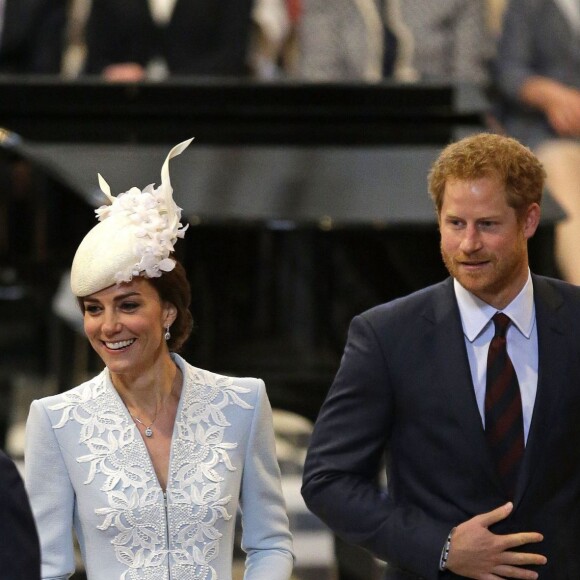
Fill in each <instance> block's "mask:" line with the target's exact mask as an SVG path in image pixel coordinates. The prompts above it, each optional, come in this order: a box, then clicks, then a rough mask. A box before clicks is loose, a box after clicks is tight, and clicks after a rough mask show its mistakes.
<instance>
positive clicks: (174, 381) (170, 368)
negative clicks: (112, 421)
mask: <svg viewBox="0 0 580 580" xmlns="http://www.w3.org/2000/svg"><path fill="white" fill-rule="evenodd" d="M180 379H181V371H180V370H179V367H178V366H177V365H176V364H175V362H174V361H173V359H172V358H171V357H170V356H169V354H168V355H167V356H166V357H163V358H162V359H161V360H160V361H158V362H156V363H155V364H154V365H151V366H150V367H148V368H145V369H141V370H140V371H139V372H136V373H134V374H133V373H131V374H130V373H115V374H113V373H111V382H112V383H113V386H114V387H115V389H116V390H117V392H118V393H119V395H120V397H121V399H123V402H124V403H125V405H126V406H127V408H128V409H129V410H130V411H131V410H140V411H144V412H145V413H146V414H148V415H152V414H154V413H155V412H156V410H158V409H159V408H160V407H161V406H163V405H164V404H165V403H167V401H168V400H169V399H170V398H171V397H172V396H177V398H179V395H180V394H181V380H180Z"/></svg>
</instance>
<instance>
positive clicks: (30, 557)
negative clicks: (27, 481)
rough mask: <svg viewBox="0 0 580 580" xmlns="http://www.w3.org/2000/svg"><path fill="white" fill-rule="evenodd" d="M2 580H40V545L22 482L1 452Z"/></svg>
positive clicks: (0, 526) (0, 556)
mask: <svg viewBox="0 0 580 580" xmlns="http://www.w3.org/2000/svg"><path fill="white" fill-rule="evenodd" d="M0 534H1V540H0V578H2V580H40V545H39V542H38V535H37V533H36V525H35V523H34V519H33V517H32V511H31V509H30V504H29V503H28V496H27V495H26V491H25V489H24V483H23V482H22V478H21V477H20V474H19V473H18V470H17V469H16V466H15V465H14V463H13V462H12V460H11V459H10V458H9V457H7V456H6V455H5V454H4V453H2V452H1V451H0Z"/></svg>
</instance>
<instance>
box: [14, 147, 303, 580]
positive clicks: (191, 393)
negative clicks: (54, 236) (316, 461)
mask: <svg viewBox="0 0 580 580" xmlns="http://www.w3.org/2000/svg"><path fill="white" fill-rule="evenodd" d="M188 144H189V141H186V142H184V143H181V144H179V145H177V146H176V147H174V148H173V149H172V150H171V151H170V153H169V155H168V157H167V159H166V161H165V163H164V165H163V168H162V171H161V176H162V177H161V185H160V186H159V187H158V188H154V187H153V186H148V187H146V188H145V189H144V190H143V191H140V190H139V189H138V188H135V187H134V188H132V189H130V190H129V191H127V192H125V193H124V194H120V195H119V196H117V197H113V196H112V195H111V193H110V189H109V187H108V185H107V184H106V183H105V182H104V180H103V179H102V178H100V183H101V188H102V190H103V192H104V193H105V194H106V195H107V197H108V199H109V201H110V202H111V205H110V206H103V207H102V208H100V209H99V210H97V214H98V215H99V218H100V220H101V221H100V223H99V224H97V225H96V226H95V227H94V228H93V229H91V230H90V231H89V233H88V234H87V235H86V236H85V238H84V239H83V241H82V242H81V244H80V246H79V248H78V250H77V253H76V255H75V258H74V260H73V265H72V270H71V289H72V291H73V294H74V295H75V296H77V297H78V301H79V304H80V306H81V309H82V311H83V319H84V330H85V333H86V335H87V337H88V339H89V342H90V343H91V346H92V347H93V348H94V350H95V351H96V352H97V354H98V355H99V357H100V358H101V359H102V361H103V363H104V364H105V369H104V370H103V371H102V372H101V373H100V374H99V375H97V376H95V377H93V378H92V379H90V380H89V381H87V382H85V383H83V384H81V385H80V386H78V387H76V388H74V389H72V390H70V391H67V392H65V393H61V394H58V395H55V396H51V397H47V398H44V399H41V400H37V401H34V402H33V403H32V405H31V409H30V415H29V418H28V422H27V431H26V452H25V470H26V483H27V488H28V492H29V495H30V501H31V505H32V509H33V513H34V515H35V518H36V522H37V526H38V532H39V536H40V542H41V547H42V578H45V579H48V578H50V579H53V578H68V577H69V576H70V575H71V574H72V573H73V572H74V569H75V562H74V552H73V538H72V530H73V528H74V530H75V532H76V536H77V538H78V541H79V544H80V549H81V553H82V556H83V560H84V564H85V568H86V572H87V578H88V580H113V579H117V580H145V579H147V580H164V579H167V578H196V579H200V580H201V579H203V580H217V579H218V578H219V580H231V578H232V565H233V549H234V532H235V521H236V513H237V511H238V508H239V509H240V511H241V515H242V525H243V532H242V539H241V547H242V549H243V550H244V552H245V553H246V554H247V556H246V560H245V561H246V573H245V576H244V577H245V579H246V580H289V578H290V575H291V572H292V567H293V552H292V538H291V535H290V532H289V529H288V517H287V515H286V511H285V505H284V499H283V496H282V490H281V482H280V470H279V467H278V463H277V459H276V451H275V445H274V431H273V426H272V414H271V408H270V403H269V401H268V397H267V394H266V390H265V386H264V383H263V381H261V380H259V379H254V378H230V377H225V376H222V375H218V374H215V373H212V372H209V371H206V370H202V369H199V368H196V367H193V366H191V365H190V364H188V363H187V362H186V361H185V360H184V359H183V358H181V357H180V356H179V355H177V354H176V351H179V350H180V348H181V346H182V345H183V343H184V342H185V341H186V340H187V338H188V337H189V334H190V332H191V329H192V325H193V322H192V318H191V314H190V312H189V304H190V301H191V289H190V286H189V282H188V280H187V278H186V274H185V271H184V269H183V267H182V266H181V264H179V263H178V262H176V261H175V259H174V258H173V249H174V244H175V242H176V241H177V239H178V238H181V237H183V235H184V233H185V230H186V228H184V227H182V225H181V223H179V222H180V218H181V210H180V209H179V208H178V207H177V206H176V205H175V202H174V201H173V197H172V192H173V190H172V188H171V184H170V180H169V168H168V163H169V160H170V159H171V158H172V157H174V156H175V155H179V154H180V153H181V152H182V151H183V150H184V149H185V147H186V146H187V145H188Z"/></svg>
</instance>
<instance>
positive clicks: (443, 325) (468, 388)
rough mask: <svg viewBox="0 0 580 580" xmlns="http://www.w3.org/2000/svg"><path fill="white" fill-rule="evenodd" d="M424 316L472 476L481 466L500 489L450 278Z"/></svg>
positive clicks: (440, 380) (479, 473)
mask: <svg viewBox="0 0 580 580" xmlns="http://www.w3.org/2000/svg"><path fill="white" fill-rule="evenodd" d="M424 316H425V317H426V318H427V319H429V320H430V321H431V323H432V324H434V325H435V327H434V337H435V339H434V345H433V348H434V357H433V358H434V360H435V361H436V365H437V376H438V377H439V379H438V381H439V382H440V384H441V385H442V389H443V392H442V396H443V397H445V398H446V400H448V401H450V409H451V410H452V412H453V413H454V414H455V419H456V421H457V423H459V425H460V426H461V429H462V431H463V433H464V437H465V440H466V442H467V444H468V445H469V447H470V448H471V449H472V450H473V454H472V456H473V457H474V459H475V461H476V463H475V464H474V469H476V471H477V473H476V476H477V477H478V478H480V477H481V470H482V469H483V471H484V473H485V474H486V475H487V477H488V479H489V480H490V481H491V482H493V483H494V484H495V486H496V487H497V488H498V489H501V483H500V481H499V478H498V476H497V474H496V471H495V467H494V464H493V461H492V457H491V454H490V452H489V449H488V445H487V442H486V440H485V434H484V430H483V424H482V421H481V416H480V414H479V410H478V408H477V401H476V399H475V389H474V386H473V380H472V378H471V370H470V367H469V359H468V356H467V349H466V347H465V337H464V333H463V327H462V325H461V316H460V314H459V308H458V306H457V301H456V298H455V293H454V291H453V279H452V278H449V279H448V280H447V281H446V282H444V283H443V284H442V285H440V286H439V289H438V294H437V295H436V296H435V300H434V301H433V310H432V311H431V310H426V311H425V312H424ZM453 345H457V346H456V347H454V346H453Z"/></svg>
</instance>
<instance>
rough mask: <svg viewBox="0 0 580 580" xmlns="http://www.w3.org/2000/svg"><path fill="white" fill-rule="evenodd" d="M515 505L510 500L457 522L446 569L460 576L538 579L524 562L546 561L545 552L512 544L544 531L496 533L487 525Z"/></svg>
mask: <svg viewBox="0 0 580 580" xmlns="http://www.w3.org/2000/svg"><path fill="white" fill-rule="evenodd" d="M512 509H513V504H512V503H511V502H510V503H507V504H505V505H503V506H501V507H499V508H497V509H495V510H493V511H491V512H488V513H486V514H480V515H478V516H475V517H473V518H471V519H470V520H468V521H466V522H463V523H462V524H460V525H459V526H457V528H455V531H454V532H453V535H452V537H451V549H450V550H449V557H448V558H447V569H448V570H451V571H452V572H454V573H455V574H459V575H460V576H465V577H467V578H475V579H477V580H501V579H502V578H524V579H528V580H535V579H536V578H537V577H538V574H537V573H536V572H533V571H531V570H526V569H525V568H522V566H529V565H532V564H534V565H542V564H545V563H546V562H547V560H546V558H545V556H542V555H541V554H533V553H523V552H513V551H511V548H515V547H516V546H523V545H525V544H533V543H535V542H541V541H542V540H543V539H544V538H543V536H542V534H538V533H536V532H521V533H517V534H507V535H503V536H502V535H497V534H493V533H492V532H490V531H489V529H488V528H489V527H490V526H492V525H493V524H495V523H497V522H499V521H501V520H503V519H505V518H507V517H508V516H509V514H510V513H511V512H512Z"/></svg>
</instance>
